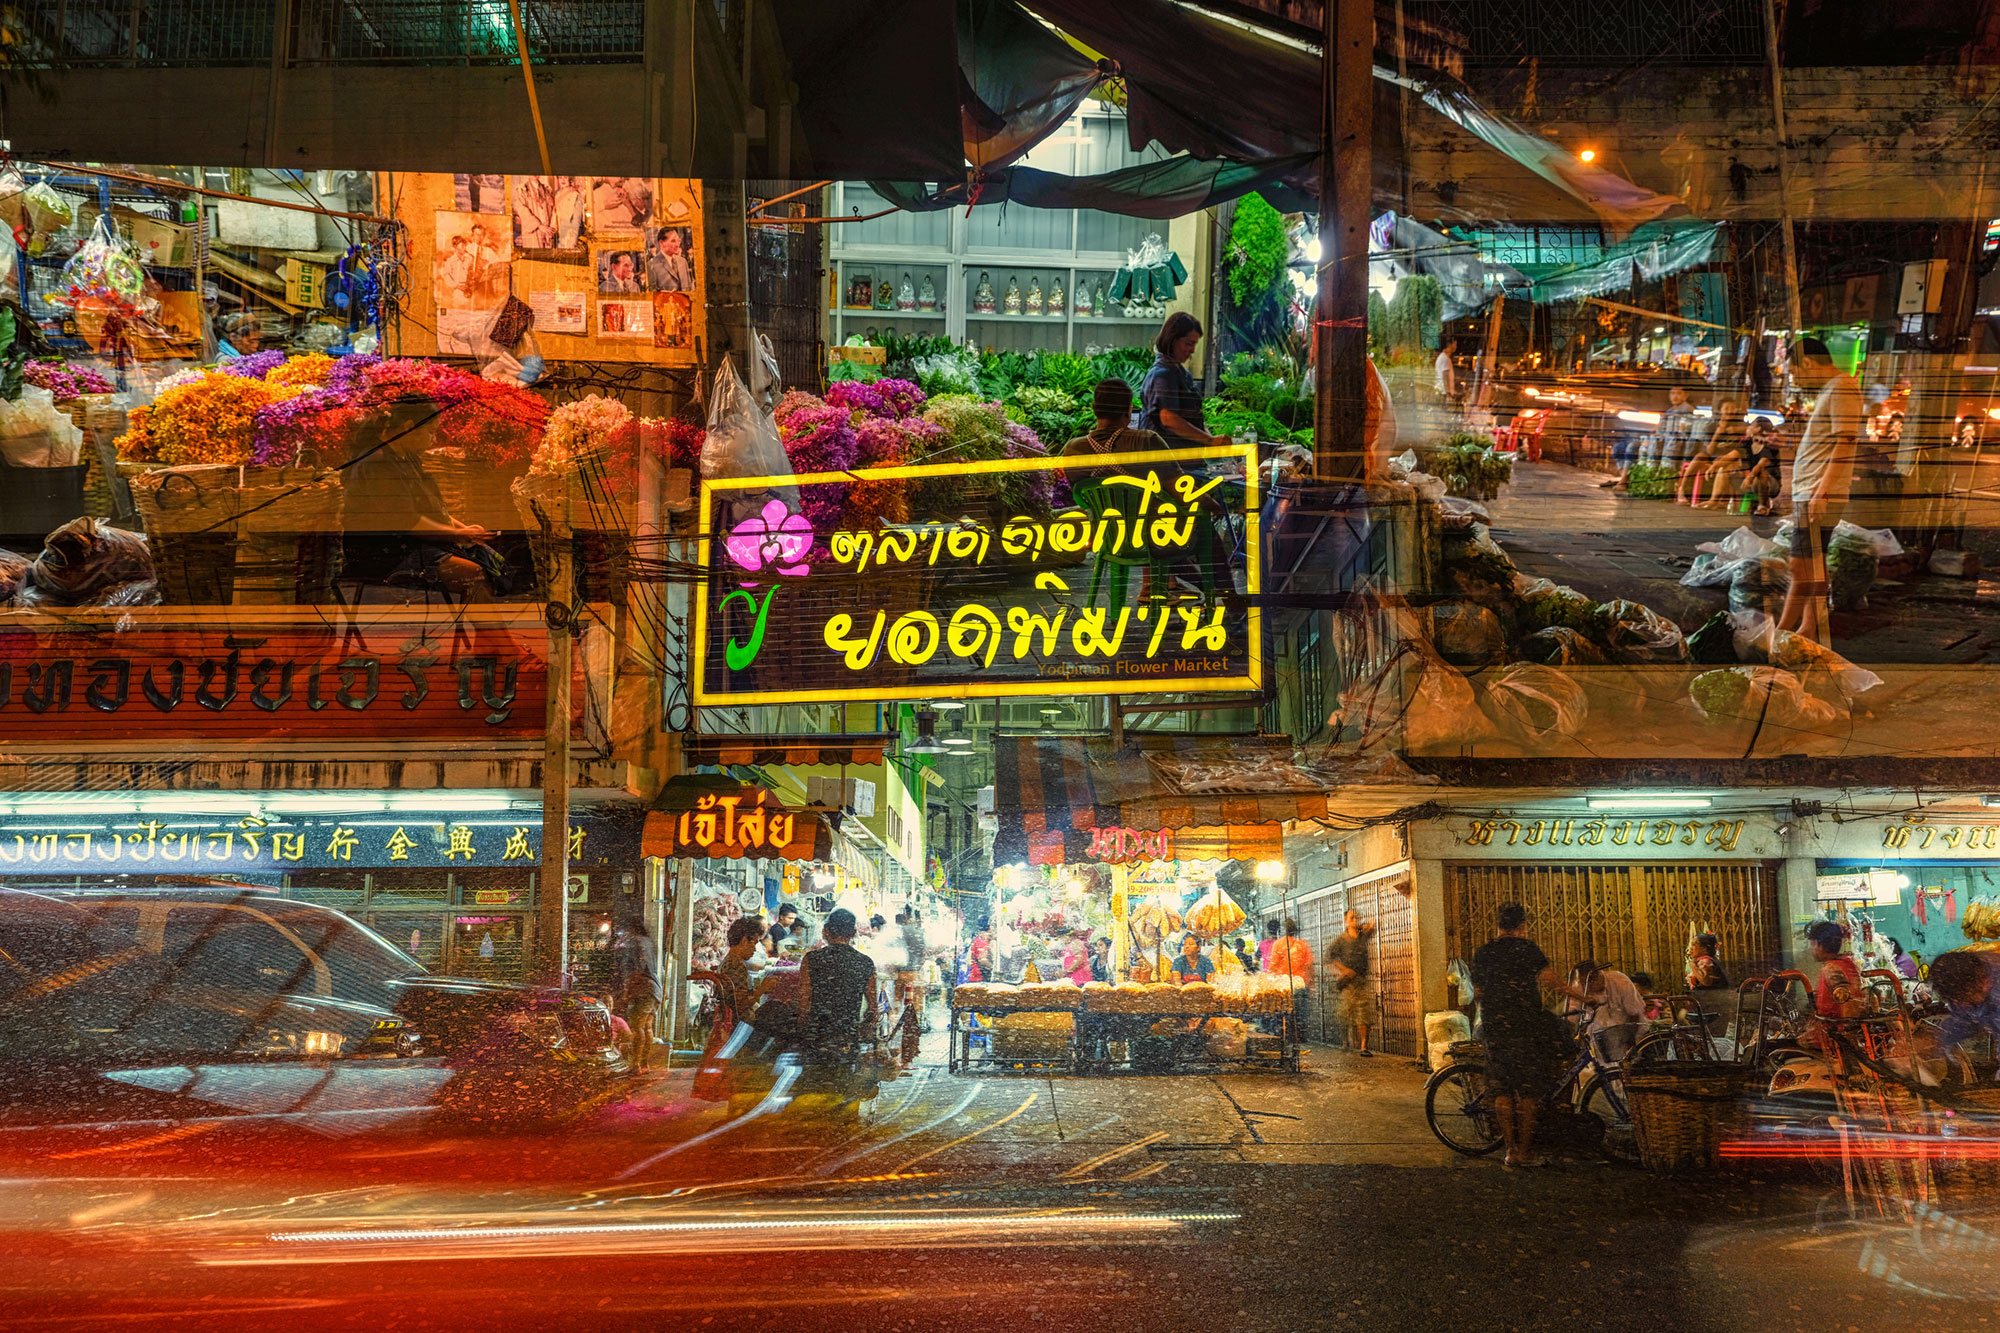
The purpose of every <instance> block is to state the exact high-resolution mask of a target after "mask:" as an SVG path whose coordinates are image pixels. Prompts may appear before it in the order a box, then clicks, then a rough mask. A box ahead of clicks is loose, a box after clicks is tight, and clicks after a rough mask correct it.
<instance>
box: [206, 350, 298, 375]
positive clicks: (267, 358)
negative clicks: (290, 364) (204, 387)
mask: <svg viewBox="0 0 2000 1333" xmlns="http://www.w3.org/2000/svg"><path fill="white" fill-rule="evenodd" d="M287 359H288V357H287V355H286V353H285V350H284V349H283V348H281V347H273V348H271V349H269V350H268V351H263V352H252V353H251V354H250V355H249V356H239V357H237V358H236V359H235V360H234V361H225V362H223V363H222V364H221V365H219V366H217V367H216V369H217V370H218V371H220V372H221V373H223V374H224V375H235V376H238V377H240V378H242V379H246V380H261V379H263V378H264V377H265V376H266V375H268V374H270V373H271V372H272V371H274V370H276V369H277V368H278V367H279V366H282V365H284V364H285V362H286V360H287Z"/></svg>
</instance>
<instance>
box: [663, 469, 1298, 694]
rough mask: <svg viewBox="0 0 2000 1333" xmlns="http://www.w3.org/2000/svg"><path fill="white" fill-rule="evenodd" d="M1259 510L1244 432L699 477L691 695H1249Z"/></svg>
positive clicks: (1257, 682)
mask: <svg viewBox="0 0 2000 1333" xmlns="http://www.w3.org/2000/svg"><path fill="white" fill-rule="evenodd" d="M1169 465H1171V466H1169ZM1092 474H1096V475H1092ZM861 487H873V488H882V487H888V488H898V487H900V488H901V490H902V492H903V494H904V495H905V496H906V497H907V500H908V503H909V507H910V510H911V512H912V514H913V515H914V517H913V520H912V521H911V522H908V523H880V524H861V523H857V524H853V525H848V524H846V523H844V521H843V516H845V515H847V514H849V513H850V512H854V511H856V510H859V509H873V510H874V511H876V512H880V510H881V509H882V508H883V506H882V505H881V504H880V503H879V499H877V498H876V497H875V496H874V495H873V494H872V493H871V494H870V496H869V499H870V501H871V503H870V504H868V505H861V504H850V502H849V496H850V492H851V491H853V490H854V489H855V488H861ZM1051 492H1053V498H1052V500H1051ZM1257 507H1258V497H1257V476H1256V449H1255V446H1247V447H1241V448H1238V447H1210V448H1202V449H1176V450H1170V451H1160V452H1152V453H1131V454H1100V455H1093V456H1091V457H1089V458H1088V459H1081V458H1079V459H1048V458H1034V459H1013V460H1001V461H995V462H988V463H977V464H955V465H944V466H939V465H926V466H912V467H890V468H871V469H868V470H866V471H864V472H859V473H815V474H811V475H808V476H803V477H748V478H729V479H723V480H717V481H708V482H704V483H703V485H702V519H701V522H702V527H701V538H702V539H701V557H702V564H703V570H702V579H701V583H700V595H699V597H698V598H697V600H696V604H695V635H694V638H695V646H694V655H695V663H694V688H693V695H694V702H695V703H697V704H725V703H735V704H754V703H781V702H820V701H826V700H839V699H928V698H937V697H939V696H953V695H957V696H967V695H977V696H1001V695H1043V694H1054V695H1077V694H1134V693H1154V692H1173V691H1191V690H1201V691H1224V690H1255V689H1258V688H1260V687H1261V685H1262V681H1263V662H1262V658H1261V649H1260V646H1259V644H1260V640H1259V634H1260V632H1261V625H1260V619H1259V612H1258V611H1257V609H1256V608H1255V607H1254V606H1246V605H1245V604H1244V602H1243V601H1242V600H1241V599H1239V598H1237V597H1236V596H1235V595H1234V592H1235V587H1234V582H1233V576H1232V574H1231V571H1230V569H1229V568H1227V565H1228V563H1229V557H1228V556H1227V555H1226V554H1218V553H1226V552H1229V551H1231V550H1236V551H1250V552H1255V551H1257V550H1258V549H1259V547H1258V535H1257ZM1243 563H1244V564H1245V566H1246V573H1247V579H1248V585H1247V591H1248V592H1249V593H1250V594H1252V595H1253V598H1254V595H1255V594H1256V593H1257V592H1258V568H1257V564H1258V562H1257V561H1256V560H1255V559H1250V560H1247V561H1244V562H1243ZM1128 584H1129V586H1128ZM1121 589H1122V590H1123V591H1122V592H1121V591H1120V590H1121Z"/></svg>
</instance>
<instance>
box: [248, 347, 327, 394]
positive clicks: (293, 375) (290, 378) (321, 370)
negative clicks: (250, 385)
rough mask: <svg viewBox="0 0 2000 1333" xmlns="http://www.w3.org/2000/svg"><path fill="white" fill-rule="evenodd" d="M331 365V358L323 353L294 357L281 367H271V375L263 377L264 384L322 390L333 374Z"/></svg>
mask: <svg viewBox="0 0 2000 1333" xmlns="http://www.w3.org/2000/svg"><path fill="white" fill-rule="evenodd" d="M333 365H334V362H333V358H332V357H330V356H328V355H326V354H325V353H324V352H313V353H311V354H309V355H307V356H295V357H293V358H292V359H291V360H289V361H287V362H285V364H283V365H282V366H273V367H272V368H271V373H270V374H268V375H266V376H265V377H264V383H266V384H273V385H279V386H284V387H291V388H312V389H320V388H324V387H326V381H327V377H328V376H330V375H332V374H333Z"/></svg>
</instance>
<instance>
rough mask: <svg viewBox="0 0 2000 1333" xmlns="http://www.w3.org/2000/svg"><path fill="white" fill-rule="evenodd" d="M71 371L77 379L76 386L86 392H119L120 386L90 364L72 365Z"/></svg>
mask: <svg viewBox="0 0 2000 1333" xmlns="http://www.w3.org/2000/svg"><path fill="white" fill-rule="evenodd" d="M69 373H70V375H71V376H72V377H74V378H75V380H76V387H77V388H78V389H79V390H81V391H82V392H84V393H117V392H118V386H117V385H115V384H113V383H112V382H111V381H110V380H109V379H108V378H106V377H105V376H104V375H102V374H99V373H98V372H97V371H95V370H92V369H91V368H90V367H89V366H71V367H70V368H69Z"/></svg>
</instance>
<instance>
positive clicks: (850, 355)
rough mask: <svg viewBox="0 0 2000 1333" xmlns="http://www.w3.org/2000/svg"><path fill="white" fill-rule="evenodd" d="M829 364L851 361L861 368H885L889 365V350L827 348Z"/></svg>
mask: <svg viewBox="0 0 2000 1333" xmlns="http://www.w3.org/2000/svg"><path fill="white" fill-rule="evenodd" d="M826 359H827V362H828V363H829V364H831V363H833V362H835V361H852V362H854V363H855V364H856V365H862V366H886V365H888V364H889V349H888V348H886V347H829V348H827V349H826Z"/></svg>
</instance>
